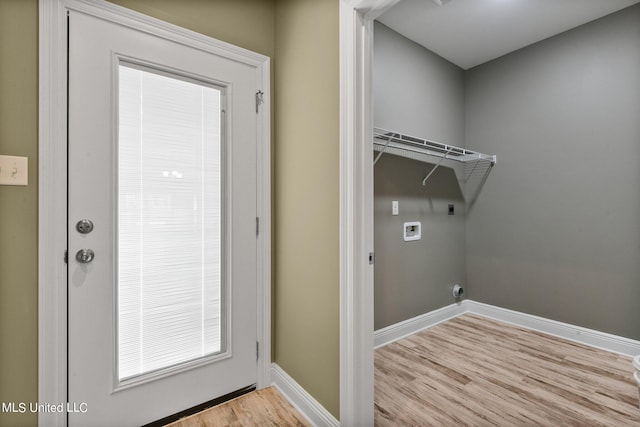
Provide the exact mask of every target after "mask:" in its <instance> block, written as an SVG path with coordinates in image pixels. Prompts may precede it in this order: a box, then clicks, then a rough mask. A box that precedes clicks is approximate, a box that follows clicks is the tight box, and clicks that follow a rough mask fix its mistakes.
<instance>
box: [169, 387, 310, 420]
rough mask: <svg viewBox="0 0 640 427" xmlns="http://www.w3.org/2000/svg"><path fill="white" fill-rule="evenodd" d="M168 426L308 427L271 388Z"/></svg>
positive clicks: (254, 392)
mask: <svg viewBox="0 0 640 427" xmlns="http://www.w3.org/2000/svg"><path fill="white" fill-rule="evenodd" d="M169 426H171V427H204V426H206V427H223V426H225V427H226V426H233V427H240V426H242V427H262V426H271V427H276V426H278V427H280V426H281V427H284V426H287V427H288V426H297V427H310V425H309V424H308V423H307V421H306V420H305V419H304V418H303V417H302V416H301V415H300V414H299V413H298V412H297V411H296V410H295V408H294V407H293V406H291V404H289V402H288V401H287V400H286V399H285V398H283V397H282V395H281V394H280V393H278V391H277V390H275V389H274V388H273V387H269V388H265V389H262V390H256V391H252V392H251V393H248V394H245V395H243V396H240V397H238V398H236V399H233V400H230V401H228V402H225V403H223V404H221V405H218V406H214V407H213V408H210V409H207V410H206V411H202V412H199V413H197V414H195V415H192V416H190V417H187V418H183V419H181V420H178V421H176V422H174V423H172V424H169Z"/></svg>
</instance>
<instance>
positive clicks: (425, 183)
mask: <svg viewBox="0 0 640 427" xmlns="http://www.w3.org/2000/svg"><path fill="white" fill-rule="evenodd" d="M450 152H451V151H447V152H446V153H445V155H444V156H443V157H442V158H441V159H440V160H438V163H436V165H435V166H434V167H433V169H431V171H429V173H428V174H427V176H425V177H424V179H423V180H422V186H423V187H424V186H425V185H427V180H428V179H429V178H430V177H431V175H433V173H434V172H435V171H436V169H438V166H440V163H442V162H443V161H444V160H445V159H446V158H447V154H449V153H450Z"/></svg>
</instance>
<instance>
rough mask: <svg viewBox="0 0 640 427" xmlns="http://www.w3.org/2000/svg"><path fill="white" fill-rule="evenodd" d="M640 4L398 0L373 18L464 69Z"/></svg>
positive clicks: (623, 0) (625, 0)
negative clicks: (386, 10) (376, 17)
mask: <svg viewBox="0 0 640 427" xmlns="http://www.w3.org/2000/svg"><path fill="white" fill-rule="evenodd" d="M638 2H640V0H402V1H400V2H399V3H398V4H397V5H396V6H394V7H393V8H391V9H390V10H389V11H388V12H386V13H385V14H384V15H382V16H380V17H379V18H378V21H380V22H382V23H383V24H384V25H386V26H387V27H390V28H391V29H393V30H394V31H396V32H398V33H400V34H402V35H403V36H405V37H407V38H409V39H411V40H413V41H415V42H416V43H419V44H421V45H422V46H424V47H426V48H427V49H429V50H431V51H432V52H435V53H437V54H438V55H440V56H442V57H443V58H445V59H447V60H449V61H451V62H453V63H454V64H456V65H458V66H459V67H461V68H463V69H465V70H466V69H469V68H472V67H475V66H476V65H479V64H482V63H484V62H487V61H490V60H492V59H495V58H498V57H500V56H502V55H506V54H507V53H510V52H513V51H515V50H518V49H521V48H523V47H525V46H528V45H530V44H533V43H535V42H538V41H540V40H543V39H546V38H548V37H551V36H554V35H556V34H559V33H561V32H564V31H567V30H569V29H571V28H575V27H577V26H579V25H582V24H585V23H587V22H589V21H593V20H594V19H598V18H600V17H602V16H605V15H608V14H610V13H613V12H615V11H617V10H620V9H623V8H625V7H629V6H631V5H633V4H635V3H638Z"/></svg>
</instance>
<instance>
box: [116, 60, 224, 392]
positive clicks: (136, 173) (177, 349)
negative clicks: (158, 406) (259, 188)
mask: <svg viewBox="0 0 640 427" xmlns="http://www.w3.org/2000/svg"><path fill="white" fill-rule="evenodd" d="M220 95H221V92H220V90H218V89H216V88H213V87H211V86H205V85H201V84H197V83H195V82H192V81H185V80H184V79H179V78H171V77H167V76H165V75H160V74H155V73H152V72H149V71H144V70H143V69H139V68H138V67H136V68H133V67H129V66H125V65H120V70H119V101H118V102H119V135H118V147H119V153H118V162H119V164H118V171H119V172H118V260H117V262H118V317H117V318H118V376H119V378H120V379H121V380H122V379H125V378H129V377H133V376H136V375H140V374H143V373H146V372H150V371H154V370H158V369H162V368H165V367H169V366H173V365H176V364H179V363H182V362H186V361H190V360H193V359H197V358H201V357H203V356H206V355H210V354H214V353H217V352H220V351H223V350H224V342H223V341H224V340H223V336H222V333H221V331H222V330H223V328H222V325H221V319H222V318H223V316H222V315H221V314H222V313H223V309H224V308H223V307H221V301H222V298H221V296H222V295H221V282H222V253H221V243H222V231H221V230H222V229H221V212H222V206H221V200H222V198H221V163H220V162H221V125H220V109H221V106H220V103H221V101H220V100H221V96H220Z"/></svg>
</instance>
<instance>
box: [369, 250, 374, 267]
mask: <svg viewBox="0 0 640 427" xmlns="http://www.w3.org/2000/svg"><path fill="white" fill-rule="evenodd" d="M375 262H376V254H375V252H369V264H371V265H373V264H374V263H375Z"/></svg>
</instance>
